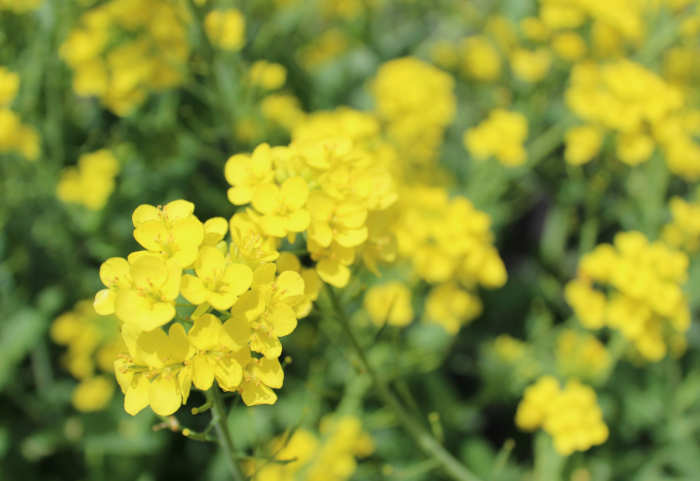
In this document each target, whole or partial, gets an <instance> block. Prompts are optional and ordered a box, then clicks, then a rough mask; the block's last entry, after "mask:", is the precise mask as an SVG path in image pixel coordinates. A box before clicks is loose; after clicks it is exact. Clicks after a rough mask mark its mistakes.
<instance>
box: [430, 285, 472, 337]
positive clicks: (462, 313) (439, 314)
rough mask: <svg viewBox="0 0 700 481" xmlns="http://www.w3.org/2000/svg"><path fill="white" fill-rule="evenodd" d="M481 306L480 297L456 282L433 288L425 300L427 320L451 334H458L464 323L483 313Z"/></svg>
mask: <svg viewBox="0 0 700 481" xmlns="http://www.w3.org/2000/svg"><path fill="white" fill-rule="evenodd" d="M481 308H482V307H481V301H480V300H479V298H478V297H476V296H474V295H472V294H470V293H469V292H467V291H465V290H463V289H460V288H459V287H458V286H457V285H456V284H454V283H445V284H441V285H439V286H437V287H435V288H433V289H432V290H431V291H430V294H428V298H427V299H426V301H425V315H426V318H427V320H428V321H430V322H433V323H436V324H439V325H441V326H442V327H444V328H445V330H446V331H447V332H448V333H450V334H456V333H457V331H459V329H460V327H462V325H463V324H465V323H468V322H469V321H471V320H472V319H474V318H475V317H477V316H478V315H479V314H481Z"/></svg>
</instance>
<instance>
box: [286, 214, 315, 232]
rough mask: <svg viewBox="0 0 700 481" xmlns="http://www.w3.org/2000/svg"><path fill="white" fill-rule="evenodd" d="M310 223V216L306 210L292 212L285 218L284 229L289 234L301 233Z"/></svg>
mask: <svg viewBox="0 0 700 481" xmlns="http://www.w3.org/2000/svg"><path fill="white" fill-rule="evenodd" d="M310 223H311V215H310V214H309V211H308V210H306V209H301V210H297V211H294V212H292V213H291V214H289V215H288V216H287V217H286V218H285V225H284V228H285V229H286V230H288V231H290V232H303V231H305V230H306V229H308V227H309V224H310Z"/></svg>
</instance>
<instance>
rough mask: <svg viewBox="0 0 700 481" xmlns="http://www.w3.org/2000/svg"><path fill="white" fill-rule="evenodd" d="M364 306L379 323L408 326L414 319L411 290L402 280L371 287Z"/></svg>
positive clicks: (373, 320) (372, 318)
mask: <svg viewBox="0 0 700 481" xmlns="http://www.w3.org/2000/svg"><path fill="white" fill-rule="evenodd" d="M364 308H365V310H366V311H367V313H368V314H369V318H370V319H371V320H372V322H374V323H375V324H377V325H382V324H384V323H387V324H390V325H392V326H406V325H408V324H410V323H411V321H412V320H413V307H412V306H411V291H409V290H408V288H407V287H406V286H405V285H404V284H402V283H401V282H387V283H385V284H381V285H378V286H373V287H371V288H370V289H369V290H368V291H367V293H366V294H365V298H364Z"/></svg>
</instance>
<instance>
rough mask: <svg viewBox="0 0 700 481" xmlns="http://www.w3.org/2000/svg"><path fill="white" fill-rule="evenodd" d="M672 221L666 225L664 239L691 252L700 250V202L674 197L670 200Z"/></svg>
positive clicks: (677, 247) (678, 247)
mask: <svg viewBox="0 0 700 481" xmlns="http://www.w3.org/2000/svg"><path fill="white" fill-rule="evenodd" d="M670 208H671V215H672V217H673V219H672V221H671V222H670V223H669V224H667V225H666V226H665V227H664V231H663V239H664V241H665V242H666V243H667V244H669V245H671V246H673V247H675V248H676V249H682V250H684V251H686V252H689V253H695V252H698V250H700V202H697V201H696V202H687V201H685V200H683V199H681V198H680V197H674V198H672V199H671V202H670Z"/></svg>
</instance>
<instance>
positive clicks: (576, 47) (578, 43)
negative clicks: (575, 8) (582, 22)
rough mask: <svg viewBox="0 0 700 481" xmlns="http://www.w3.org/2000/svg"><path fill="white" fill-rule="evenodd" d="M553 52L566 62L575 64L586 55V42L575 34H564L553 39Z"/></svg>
mask: <svg viewBox="0 0 700 481" xmlns="http://www.w3.org/2000/svg"><path fill="white" fill-rule="evenodd" d="M552 50H554V52H555V53H556V54H557V55H559V56H560V57H561V58H563V59H564V60H568V61H570V62H574V61H576V60H579V59H580V58H582V57H583V56H584V55H586V42H585V41H584V40H583V39H582V38H581V36H580V35H579V34H577V33H574V32H562V33H559V34H557V35H555V36H554V38H553V39H552Z"/></svg>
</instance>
